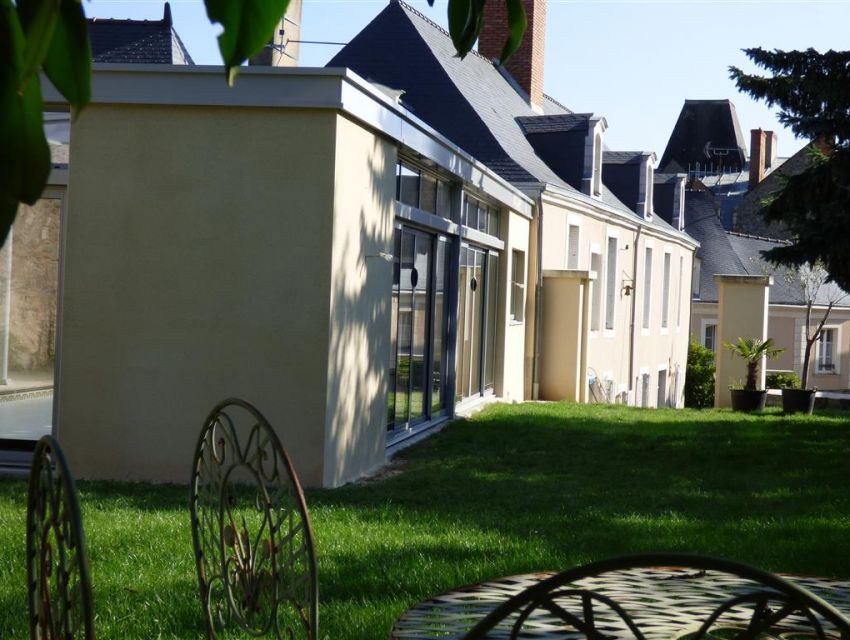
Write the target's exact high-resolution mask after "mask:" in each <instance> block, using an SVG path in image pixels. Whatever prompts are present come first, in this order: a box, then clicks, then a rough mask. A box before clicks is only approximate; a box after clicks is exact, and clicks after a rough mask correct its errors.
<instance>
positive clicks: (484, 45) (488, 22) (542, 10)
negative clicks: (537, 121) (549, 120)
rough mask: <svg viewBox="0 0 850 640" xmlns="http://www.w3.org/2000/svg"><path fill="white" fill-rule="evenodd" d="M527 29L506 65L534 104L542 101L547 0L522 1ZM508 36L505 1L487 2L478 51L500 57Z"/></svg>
mask: <svg viewBox="0 0 850 640" xmlns="http://www.w3.org/2000/svg"><path fill="white" fill-rule="evenodd" d="M522 5H523V7H524V8H525V15H526V17H527V18H528V29H527V30H526V32H525V35H524V36H523V38H522V44H521V45H520V46H519V49H517V50H516V51H515V52H514V55H513V56H511V59H510V60H508V62H507V63H506V64H505V68H506V69H507V70H508V72H509V73H510V74H511V75H512V76H513V78H514V80H516V81H517V83H518V84H519V86H520V87H522V89H523V90H524V91H525V92H526V93H527V94H528V96H529V99H530V101H531V104H532V106H537V107H540V106H541V105H542V104H543V48H544V45H545V44H546V0H522ZM507 39H508V13H507V6H506V3H505V2H504V0H500V1H496V0H491V1H490V2H487V3H486V4H485V5H484V26H483V27H482V29H481V35H480V36H479V38H478V53H480V54H481V55H483V56H485V57H487V58H490V59H496V60H498V59H499V58H500V57H501V55H502V48H503V47H504V46H505V41H506V40H507Z"/></svg>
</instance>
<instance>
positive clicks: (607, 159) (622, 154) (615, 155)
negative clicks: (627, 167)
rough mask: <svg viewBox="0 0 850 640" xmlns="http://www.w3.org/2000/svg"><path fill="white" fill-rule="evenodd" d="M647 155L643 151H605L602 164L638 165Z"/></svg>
mask: <svg viewBox="0 0 850 640" xmlns="http://www.w3.org/2000/svg"><path fill="white" fill-rule="evenodd" d="M645 155H647V154H646V153H645V152H643V151H607V150H606V151H605V152H604V153H603V155H602V162H603V163H605V164H640V162H641V160H642V159H643V157H644V156H645Z"/></svg>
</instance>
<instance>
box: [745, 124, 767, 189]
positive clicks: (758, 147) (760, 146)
mask: <svg viewBox="0 0 850 640" xmlns="http://www.w3.org/2000/svg"><path fill="white" fill-rule="evenodd" d="M766 146H767V145H766V135H765V132H764V130H762V129H753V130H752V131H750V185H749V188H750V189H752V188H753V187H755V186H756V185H757V184H758V183H759V182H761V181H762V180H764V156H765V153H764V152H765V147H766Z"/></svg>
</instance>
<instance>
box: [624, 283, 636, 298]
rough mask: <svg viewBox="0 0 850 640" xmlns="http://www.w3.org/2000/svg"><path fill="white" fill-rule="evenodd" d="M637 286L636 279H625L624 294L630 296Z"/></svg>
mask: <svg viewBox="0 0 850 640" xmlns="http://www.w3.org/2000/svg"><path fill="white" fill-rule="evenodd" d="M634 288H635V284H634V281H633V280H631V279H626V280H623V288H622V290H623V295H626V296H630V295H632V290H633V289H634Z"/></svg>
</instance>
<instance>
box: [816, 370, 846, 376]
mask: <svg viewBox="0 0 850 640" xmlns="http://www.w3.org/2000/svg"><path fill="white" fill-rule="evenodd" d="M815 375H816V376H838V375H841V372H840V371H838V370H831V371H829V370H821V369H815Z"/></svg>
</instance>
